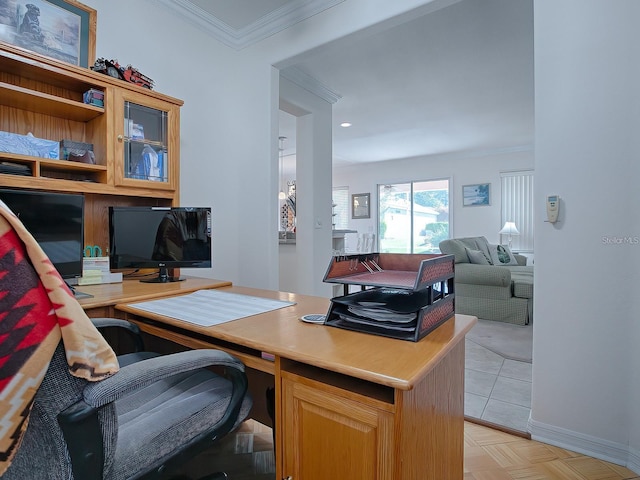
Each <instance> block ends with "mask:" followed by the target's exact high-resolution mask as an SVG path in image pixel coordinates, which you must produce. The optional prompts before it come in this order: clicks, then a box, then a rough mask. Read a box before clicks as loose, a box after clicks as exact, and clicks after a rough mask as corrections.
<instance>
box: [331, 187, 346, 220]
mask: <svg viewBox="0 0 640 480" xmlns="http://www.w3.org/2000/svg"><path fill="white" fill-rule="evenodd" d="M332 197H333V210H332V213H333V220H332V221H331V223H332V224H333V229H334V230H347V229H348V228H349V189H348V188H347V187H336V188H334V189H333V192H332Z"/></svg>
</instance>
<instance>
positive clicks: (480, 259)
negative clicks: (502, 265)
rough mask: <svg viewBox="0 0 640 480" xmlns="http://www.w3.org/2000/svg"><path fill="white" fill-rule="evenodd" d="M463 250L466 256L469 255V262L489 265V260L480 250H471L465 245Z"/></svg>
mask: <svg viewBox="0 0 640 480" xmlns="http://www.w3.org/2000/svg"><path fill="white" fill-rule="evenodd" d="M465 250H466V252H467V257H469V261H470V262H471V263H475V264H476V265H491V262H490V261H489V259H488V258H487V256H486V255H485V254H484V253H482V252H481V251H480V250H471V249H470V248H467V247H465Z"/></svg>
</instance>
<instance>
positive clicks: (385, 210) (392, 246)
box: [378, 179, 450, 253]
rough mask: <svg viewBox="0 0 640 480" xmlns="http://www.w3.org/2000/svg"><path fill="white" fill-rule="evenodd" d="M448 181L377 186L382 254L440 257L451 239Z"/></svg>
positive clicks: (379, 235) (379, 236)
mask: <svg viewBox="0 0 640 480" xmlns="http://www.w3.org/2000/svg"><path fill="white" fill-rule="evenodd" d="M449 187H450V180H449V179H439V180H426V181H421V182H408V183H396V184H389V185H378V238H379V239H380V240H379V241H380V248H379V250H380V252H381V253H440V249H439V244H440V242H441V241H442V240H444V239H446V238H449V204H450V202H449V190H450V188H449Z"/></svg>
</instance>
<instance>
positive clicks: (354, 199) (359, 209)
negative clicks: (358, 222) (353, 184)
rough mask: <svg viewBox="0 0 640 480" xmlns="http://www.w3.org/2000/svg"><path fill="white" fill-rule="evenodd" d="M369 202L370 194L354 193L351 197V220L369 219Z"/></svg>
mask: <svg viewBox="0 0 640 480" xmlns="http://www.w3.org/2000/svg"><path fill="white" fill-rule="evenodd" d="M370 200H371V194H370V193H354V194H353V195H351V218H354V219H357V218H369V217H371V205H370Z"/></svg>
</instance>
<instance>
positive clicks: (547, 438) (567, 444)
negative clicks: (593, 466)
mask: <svg viewBox="0 0 640 480" xmlns="http://www.w3.org/2000/svg"><path fill="white" fill-rule="evenodd" d="M529 431H530V432H531V439H532V440H536V441H538V442H542V443H548V444H549V445H555V446H556V447H560V448H564V449H565V450H571V451H572V452H577V453H582V454H584V455H588V456H590V457H594V458H599V459H600V460H604V461H607V462H611V463H615V464H616V465H622V466H623V467H626V468H628V469H630V470H632V471H634V472H635V473H638V474H640V468H639V467H640V455H639V454H640V452H632V451H631V450H630V449H629V446H628V445H623V444H621V443H617V442H610V441H609V440H604V439H602V438H597V437H593V436H591V435H585V434H584V433H578V432H574V431H572V430H567V429H565V428H561V427H556V426H554V425H548V424H545V423H542V422H537V421H535V420H532V419H531V418H529Z"/></svg>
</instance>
